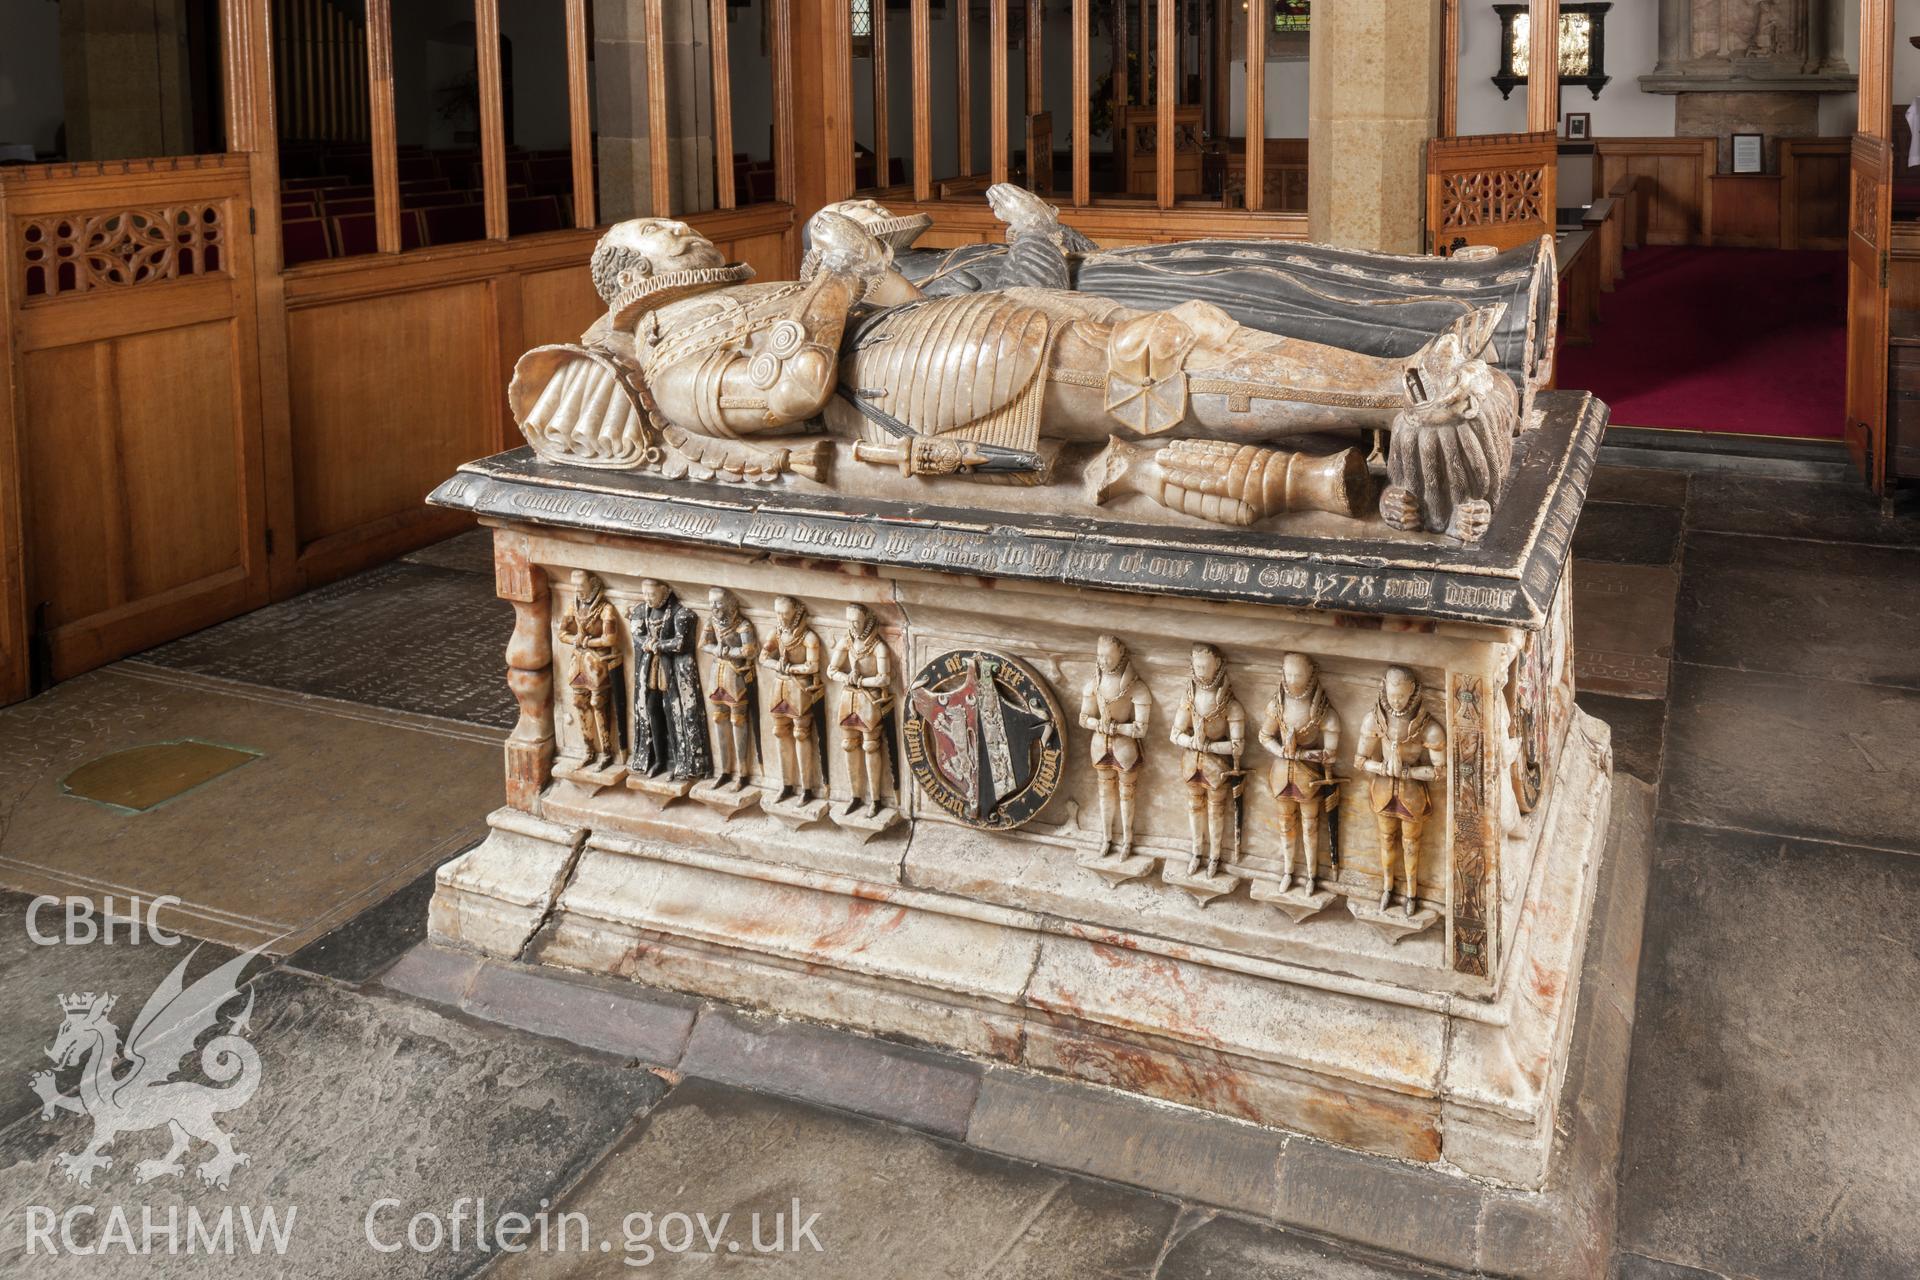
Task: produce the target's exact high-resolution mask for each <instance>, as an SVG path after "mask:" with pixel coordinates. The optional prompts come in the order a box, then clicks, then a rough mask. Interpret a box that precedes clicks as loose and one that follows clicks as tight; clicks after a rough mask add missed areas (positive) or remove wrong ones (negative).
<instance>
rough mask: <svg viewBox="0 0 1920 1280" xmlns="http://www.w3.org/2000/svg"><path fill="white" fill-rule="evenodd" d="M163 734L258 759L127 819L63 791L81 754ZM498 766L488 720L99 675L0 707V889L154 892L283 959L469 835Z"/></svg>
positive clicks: (204, 928) (187, 925)
mask: <svg viewBox="0 0 1920 1280" xmlns="http://www.w3.org/2000/svg"><path fill="white" fill-rule="evenodd" d="M177 741H203V742H210V743H216V744H223V745H230V746H236V747H241V748H244V749H245V750H247V751H251V752H255V753H258V755H257V758H256V759H254V760H252V761H251V762H250V763H249V764H247V765H246V766H244V767H242V768H238V769H233V770H231V771H229V772H227V773H224V774H221V775H219V776H218V777H215V778H213V779H212V780H210V781H208V782H206V783H205V784H203V785H201V786H199V787H197V788H194V789H193V790H190V791H187V792H185V793H184V794H181V795H179V796H178V797H176V798H174V799H172V800H170V801H168V802H167V803H165V804H162V805H160V806H158V807H156V808H152V809H148V810H146V811H144V812H132V811H128V810H126V809H124V808H115V807H110V806H107V805H103V804H99V803H96V802H94V801H91V800H87V799H84V798H82V797H80V796H77V795H73V794H69V793H68V792H67V790H66V789H65V788H64V786H63V780H64V779H65V778H67V777H68V776H69V775H70V774H72V773H73V772H74V771H75V770H76V769H78V768H80V767H82V766H83V765H85V764H86V763H87V762H88V761H90V760H95V759H98V758H99V757H101V756H105V755H109V754H111V753H113V752H116V751H121V750H124V749H126V748H129V747H135V746H141V745H147V744H153V743H163V742H177ZM499 758H500V757H499V746H498V736H497V735H496V734H495V733H494V732H492V731H490V730H484V729H477V728H472V727H469V726H465V725H459V724H453V723H450V722H447V721H443V720H429V719H426V718H424V717H409V716H403V715H396V714H392V713H387V712H372V711H367V710H364V709H362V708H359V707H355V706H351V705H348V704H343V703H334V702H324V701H321V700H317V699H312V698H303V697H301V696H298V695H289V694H283V693H279V692H275V691H272V690H263V689H259V688H255V687H251V686H246V685H238V684H231V683H224V682H218V681H209V680H207V679H205V678H204V677H198V676H183V675H180V674H178V673H173V672H166V671H160V670H158V669H155V668H151V667H136V666H130V665H122V666H119V667H114V668H108V669H105V670H102V671H97V672H93V673H91V674H89V675H86V676H82V677H80V678H79V679H77V680H72V681H69V682H68V683H66V684H63V685H61V686H59V687H58V688H56V689H54V690H52V691H51V692H49V693H46V694H43V695H42V696H40V697H38V698H35V699H32V700H31V701H29V702H25V703H22V704H20V705H18V706H15V707H12V708H9V709H7V710H6V711H4V712H0V814H3V815H4V817H3V818H0V885H4V886H6V887H8V888H12V889H18V890H24V891H27V892H31V893H50V894H59V895H82V896H86V897H89V898H92V899H95V900H99V899H102V898H104V897H105V896H106V895H112V896H114V897H115V898H116V899H118V900H120V901H121V902H125V901H126V900H127V899H129V898H131V897H136V896H137V897H139V898H140V899H141V900H142V901H143V902H147V903H151V902H152V901H153V900H154V899H156V898H158V897H160V896H162V895H171V896H173V897H176V898H178V899H180V903H179V905H178V906H177V907H171V908H168V909H165V910H163V911H162V912H161V913H160V917H159V918H160V919H161V921H162V922H163V923H164V924H166V925H167V926H168V927H170V928H182V929H184V930H186V931H187V932H188V933H190V934H192V935H193V936H195V937H204V938H210V939H214V940H217V941H220V942H224V943H227V944H228V945H231V946H235V947H241V948H244V947H251V946H254V945H257V944H264V945H265V946H266V947H267V949H268V951H269V953H271V954H274V955H283V954H286V953H288V952H291V951H293V950H295V949H297V948H298V947H300V946H301V945H303V944H304V943H306V942H308V941H310V940H312V939H313V938H316V937H318V936H320V935H321V934H323V933H325V932H327V931H328V930H329V929H330V928H331V927H333V926H334V925H336V924H340V923H343V922H344V921H346V920H347V919H349V918H351V917H353V916H355V915H357V914H358V913H359V912H360V911H361V910H363V909H364V908H366V907H368V906H371V905H372V904H374V903H376V902H379V901H380V900H382V899H384V898H386V897H387V896H388V895H390V894H392V893H393V892H395V891H396V890H398V889H401V888H403V887H404V886H406V885H407V884H409V883H411V882H412V881H413V880H415V879H416V878H417V877H418V876H419V875H421V874H422V873H423V872H425V871H427V870H429V869H430V868H432V867H434V866H437V865H439V863H441V862H444V861H445V860H446V859H447V858H449V857H451V856H452V855H453V854H455V853H457V852H458V851H459V850H460V849H462V848H464V847H465V846H467V845H469V844H471V843H473V841H474V840H476V839H477V838H478V837H479V835H480V834H481V832H482V830H483V824H482V823H481V822H480V821H478V820H476V815H479V814H483V813H484V812H485V811H486V809H487V808H488V807H489V806H490V805H493V804H495V803H497V801H498V799H499V796H500V787H501V784H500V775H499ZM398 777H405V778H407V779H409V782H410V785H408V786H404V787H400V786H392V785H388V784H389V783H390V781H391V780H392V779H394V778H398Z"/></svg>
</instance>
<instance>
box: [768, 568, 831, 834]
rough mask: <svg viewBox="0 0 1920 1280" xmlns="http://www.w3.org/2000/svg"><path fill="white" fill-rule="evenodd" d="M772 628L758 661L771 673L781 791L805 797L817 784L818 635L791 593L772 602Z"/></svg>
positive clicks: (770, 704) (820, 661)
mask: <svg viewBox="0 0 1920 1280" xmlns="http://www.w3.org/2000/svg"><path fill="white" fill-rule="evenodd" d="M773 615H774V619H775V626H774V630H773V634H772V635H770V636H768V637H767V641H766V643H765V644H764V645H762V646H761V648H760V665H761V666H763V667H765V668H766V669H767V670H768V671H770V672H772V673H773V678H772V679H771V680H770V681H768V684H767V698H768V707H767V709H768V711H769V712H770V713H772V715H773V733H774V737H775V738H777V739H779V742H780V794H779V795H778V796H776V797H775V799H776V800H785V799H786V798H787V797H788V795H789V794H790V793H795V792H797V793H798V796H797V798H798V799H799V800H800V802H801V803H802V804H804V803H806V801H807V798H808V796H809V794H810V793H811V792H812V791H813V789H814V788H815V787H817V786H818V785H819V784H820V758H819V755H818V752H819V746H818V744H817V743H816V742H815V740H814V736H813V709H814V707H815V705H816V704H817V703H818V702H819V701H820V689H821V684H820V672H821V667H822V665H823V662H824V657H823V654H822V650H821V644H820V636H819V635H818V633H816V632H815V631H814V629H813V628H812V627H811V626H810V625H808V622H807V607H806V606H805V605H803V604H801V603H800V602H799V601H798V600H795V599H794V598H793V597H792V596H780V597H778V598H777V599H775V600H774V602H773Z"/></svg>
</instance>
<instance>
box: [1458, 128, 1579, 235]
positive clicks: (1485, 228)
mask: <svg viewBox="0 0 1920 1280" xmlns="http://www.w3.org/2000/svg"><path fill="white" fill-rule="evenodd" d="M1559 164H1560V156H1559V143H1558V141H1557V140H1556V139H1555V137H1554V135H1553V134H1552V133H1546V132H1542V133H1489V134H1480V135H1476V136H1473V137H1465V138H1435V139H1433V140H1432V141H1430V142H1428V143H1427V248H1428V251H1429V252H1432V253H1451V252H1453V251H1454V250H1455V249H1457V248H1461V247H1463V246H1465V245H1477V244H1479V245H1492V246H1493V247H1494V248H1496V249H1511V248H1513V247H1514V246H1515V245H1522V244H1531V243H1532V242H1533V241H1535V240H1538V239H1539V238H1540V237H1541V236H1544V235H1552V234H1553V230H1554V221H1555V215H1554V203H1553V202H1554V195H1555V175H1556V174H1557V173H1558V170H1559Z"/></svg>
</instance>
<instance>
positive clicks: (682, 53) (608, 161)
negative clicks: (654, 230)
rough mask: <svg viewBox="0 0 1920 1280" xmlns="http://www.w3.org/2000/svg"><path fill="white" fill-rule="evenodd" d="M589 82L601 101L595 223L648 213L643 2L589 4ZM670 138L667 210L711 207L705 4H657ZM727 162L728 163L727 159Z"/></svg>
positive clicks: (677, 0) (699, 0) (679, 0)
mask: <svg viewBox="0 0 1920 1280" xmlns="http://www.w3.org/2000/svg"><path fill="white" fill-rule="evenodd" d="M593 12H594V33H593V37H594V41H593V43H594V50H593V54H594V81H595V92H596V93H597V95H598V97H599V103H598V106H599V147H600V220H601V221H602V222H614V221H619V220H620V219H622V218H635V217H642V216H645V215H648V214H651V213H652V212H653V180H652V174H651V172H650V170H649V168H648V142H649V139H650V138H651V137H652V132H651V131H652V129H653V127H654V122H653V121H651V120H649V119H648V118H647V75H648V68H647V24H646V0H597V2H596V3H595V5H594V11H593ZM661 18H662V23H661V25H662V27H663V29H664V30H663V35H664V37H665V39H664V46H663V53H664V59H663V63H662V65H663V66H664V67H665V69H666V86H667V113H666V114H667V119H666V124H665V127H666V129H667V136H668V138H669V139H670V142H669V145H668V147H667V171H668V175H669V178H670V179H671V181H672V183H673V198H672V208H673V210H674V211H675V212H676V213H696V212H699V211H701V210H705V209H711V208H713V202H714V177H713V164H714V155H713V68H712V62H711V57H712V50H711V47H710V45H709V42H708V31H709V28H708V18H707V0H665V2H664V3H663V4H662V5H661ZM727 162H728V163H731V162H732V158H731V157H727Z"/></svg>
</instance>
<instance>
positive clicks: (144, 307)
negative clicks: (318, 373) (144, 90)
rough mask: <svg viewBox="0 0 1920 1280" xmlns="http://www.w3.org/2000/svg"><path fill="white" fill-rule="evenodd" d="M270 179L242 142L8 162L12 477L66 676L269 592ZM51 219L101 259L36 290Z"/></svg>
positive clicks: (34, 588)
mask: <svg viewBox="0 0 1920 1280" xmlns="http://www.w3.org/2000/svg"><path fill="white" fill-rule="evenodd" d="M250 180H251V179H250V174H249V172H248V166H247V163H246V160H245V158H244V157H233V156H229V157H200V158H194V159H189V160H186V161H170V160H169V161H137V162H127V163H123V164H113V165H73V166H46V167H36V168H31V169H15V170H10V171H8V172H7V173H6V174H5V175H4V177H3V178H0V209H3V210H4V217H0V234H3V235H4V238H5V254H6V267H7V279H8V284H7V291H6V300H7V310H6V319H7V323H6V333H7V336H8V343H7V355H8V360H7V369H8V375H9V376H8V384H9V386H8V394H7V405H8V411H9V412H8V417H9V420H10V423H11V424H12V425H13V426H14V428H15V432H16V434H17V452H13V451H10V454H9V456H7V457H5V458H0V464H14V465H16V466H17V471H15V472H14V475H13V476H10V477H9V478H8V480H7V481H6V482H4V483H0V489H7V490H11V489H12V488H13V487H14V486H15V485H17V489H18V493H19V506H18V508H17V510H10V511H9V512H8V513H7V519H8V521H9V523H11V522H12V521H14V520H16V519H17V520H18V522H19V538H20V542H19V543H18V544H17V547H16V548H15V549H12V550H10V551H9V553H8V554H9V559H10V560H13V558H14V557H17V560H14V561H13V562H14V563H17V564H18V565H19V567H20V570H21V572H20V579H21V594H20V596H19V600H20V607H21V608H22V610H23V616H24V617H26V618H31V619H33V620H34V626H35V628H36V629H37V630H39V631H40V632H41V634H42V635H43V638H44V641H45V645H46V650H45V654H46V668H45V672H46V674H47V675H50V676H51V677H52V678H54V679H63V678H65V677H67V676H70V675H76V674H78V673H80V672H82V671H85V670H88V669H89V668H91V667H94V666H98V665H99V664H100V663H102V662H107V661H110V660H112V659H114V658H117V657H120V656H122V655H123V654H126V653H130V652H133V651H135V650H138V649H142V648H145V647H147V646H149V645H152V644H155V643H158V642H159V641H162V640H165V639H169V638H171V637H172V636H174V635H177V634H179V633H180V631H182V630H188V629H192V628H195V627H200V626H205V625H208V624H209V623H212V622H216V621H219V620H220V619H222V618H225V617H228V616H231V615H232V614H233V613H235V612H237V611H239V610H241V609H244V608H247V607H250V606H251V605H255V604H260V603H264V601H265V598H266V594H267V574H266V556H265V549H264V545H265V499H264V494H263V492H262V480H261V475H262V466H263V463H262V454H261V447H260V438H259V431H258V425H257V424H258V405H259V396H260V380H259V373H258V365H257V360H258V345H257V340H256V330H255V325H254V311H253V244H252V236H251V233H250V231H249V229H248V219H247V212H246V211H247V206H248V200H247V192H248V190H249V186H250ZM185 217H191V218H194V219H196V220H198V223H197V229H195V230H192V231H188V230H187V224H186V223H184V222H182V221H181V219H182V218H185ZM143 228H145V229H147V230H151V229H154V228H160V229H161V234H160V235H159V236H158V238H156V237H154V236H152V235H149V234H147V230H143ZM36 229H37V230H36ZM49 233H51V234H53V235H55V236H60V237H68V238H70V239H71V243H72V245H73V253H72V256H73V258H75V259H84V260H86V263H87V265H86V266H85V268H84V270H82V271H81V272H80V273H79V274H78V275H74V276H73V277H72V278H71V279H69V280H67V281H65V282H62V281H61V280H60V278H59V276H58V275H53V276H43V277H41V285H40V287H39V290H38V292H37V293H30V292H29V291H28V290H27V289H26V288H24V287H23V286H24V285H25V283H26V275H25V271H26V268H27V267H28V265H29V264H30V262H31V261H32V260H33V259H32V254H33V248H32V246H33V244H34V243H35V242H34V240H33V239H31V238H30V237H32V236H34V235H40V236H43V237H44V236H45V235H47V234H49ZM169 241H171V242H172V244H173V245H175V246H176V247H178V246H182V245H191V246H192V249H193V253H194V255H195V259H196V260H195V261H194V262H193V264H192V266H191V270H189V269H187V264H185V263H184V262H180V261H169V259H168V256H167V255H168V254H169V253H170V252H171V251H170V250H168V249H167V248H166V247H165V246H166V244H167V242H169ZM43 242H44V241H43ZM61 256H62V255H60V254H56V255H55V257H56V259H58V258H60V257H61ZM8 469H9V470H10V471H12V470H14V467H13V466H9V467H8ZM9 631H10V632H11V631H13V628H9ZM10 643H11V642H10ZM16 663H17V655H13V654H10V655H9V661H8V666H9V667H13V666H15V665H16ZM8 683H9V681H8V680H6V679H0V685H5V684H8Z"/></svg>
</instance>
